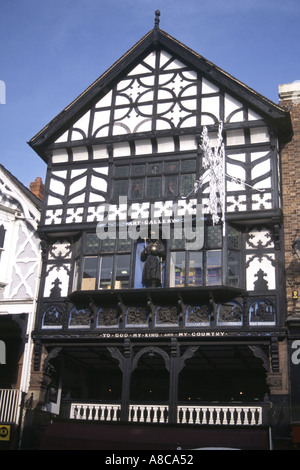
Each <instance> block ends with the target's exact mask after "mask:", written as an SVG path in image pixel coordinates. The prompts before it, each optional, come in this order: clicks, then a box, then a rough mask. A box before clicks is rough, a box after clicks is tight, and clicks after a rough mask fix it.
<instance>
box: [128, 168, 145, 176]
mask: <svg viewBox="0 0 300 470" xmlns="http://www.w3.org/2000/svg"><path fill="white" fill-rule="evenodd" d="M131 174H132V175H133V176H140V175H144V174H145V165H132V168H131Z"/></svg>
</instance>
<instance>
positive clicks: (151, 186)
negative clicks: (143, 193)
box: [147, 178, 161, 197]
mask: <svg viewBox="0 0 300 470" xmlns="http://www.w3.org/2000/svg"><path fill="white" fill-rule="evenodd" d="M160 187H161V178H148V181H147V196H148V197H160V195H161V189H160Z"/></svg>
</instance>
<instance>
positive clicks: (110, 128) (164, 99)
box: [55, 50, 262, 143]
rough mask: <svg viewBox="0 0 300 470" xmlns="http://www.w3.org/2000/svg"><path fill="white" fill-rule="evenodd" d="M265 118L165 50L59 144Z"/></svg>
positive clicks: (129, 76)
mask: <svg viewBox="0 0 300 470" xmlns="http://www.w3.org/2000/svg"><path fill="white" fill-rule="evenodd" d="M259 119H262V117H261V116H260V115H258V114H257V113H255V112H254V111H253V110H252V109H249V108H248V107H247V106H244V105H243V104H242V103H241V102H240V101H238V100H237V99H235V98H234V97H233V96H231V95H230V94H228V93H226V92H223V91H222V90H221V89H220V87H218V86H216V85H215V84H213V83H212V82H211V81H209V80H207V79H206V78H205V77H203V76H201V74H200V73H199V72H197V71H196V70H194V69H192V68H191V67H188V66H186V65H185V64H184V63H183V62H181V61H179V60H178V59H177V58H176V57H174V56H172V55H170V54H169V53H168V52H166V51H165V50H159V51H154V52H151V53H150V54H149V55H148V56H147V57H145V59H144V60H142V61H141V62H140V63H139V64H138V65H137V66H136V67H134V68H133V70H131V71H130V72H129V73H128V74H127V75H126V76H125V77H124V78H123V79H122V80H120V81H119V83H117V84H116V85H115V86H114V87H113V88H112V90H110V91H109V92H108V93H107V94H106V95H105V96H104V97H103V98H101V99H100V100H99V101H97V102H96V103H95V104H94V105H93V107H92V108H91V109H90V110H89V111H87V112H86V113H85V114H84V115H83V116H82V117H81V118H80V119H78V120H77V121H76V122H74V124H73V125H72V126H70V128H69V129H68V130H67V131H66V132H65V133H64V134H63V135H62V136H60V137H59V138H58V139H57V140H56V141H55V143H63V142H68V141H70V142H75V141H78V140H79V141H80V140H85V139H101V138H107V137H114V136H120V135H126V134H128V135H130V134H137V133H156V132H157V131H174V132H175V131H178V132H180V131H181V130H182V129H188V128H195V127H200V126H203V125H216V124H218V122H219V121H223V122H225V123H226V122H228V123H229V122H243V121H247V120H259Z"/></svg>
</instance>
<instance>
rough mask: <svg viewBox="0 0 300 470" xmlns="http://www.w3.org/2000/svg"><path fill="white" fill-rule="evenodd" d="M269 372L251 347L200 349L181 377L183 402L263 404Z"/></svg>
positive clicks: (189, 361)
mask: <svg viewBox="0 0 300 470" xmlns="http://www.w3.org/2000/svg"><path fill="white" fill-rule="evenodd" d="M268 392H269V389H268V387H267V384H266V370H265V368H264V365H263V362H262V360H261V359H260V358H258V357H255V356H254V354H253V352H252V351H251V349H250V348H249V347H248V346H240V345H238V346H234V345H228V346H218V347H213V346H200V347H199V348H198V350H197V352H196V353H195V355H194V356H193V358H191V359H189V360H187V361H186V363H185V367H184V368H183V370H182V371H181V373H180V375H179V384H178V400H179V401H184V402H185V401H193V402H195V401H199V402H200V401H201V402H206V401H208V402H211V401H223V402H228V401H247V402H248V401H263V399H264V396H265V394H266V393H268Z"/></svg>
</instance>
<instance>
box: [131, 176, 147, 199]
mask: <svg viewBox="0 0 300 470" xmlns="http://www.w3.org/2000/svg"><path fill="white" fill-rule="evenodd" d="M131 185H132V186H131V197H132V198H133V199H140V198H142V197H143V187H144V182H143V180H132V183H131Z"/></svg>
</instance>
